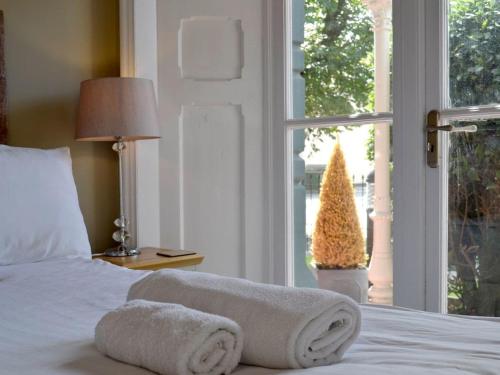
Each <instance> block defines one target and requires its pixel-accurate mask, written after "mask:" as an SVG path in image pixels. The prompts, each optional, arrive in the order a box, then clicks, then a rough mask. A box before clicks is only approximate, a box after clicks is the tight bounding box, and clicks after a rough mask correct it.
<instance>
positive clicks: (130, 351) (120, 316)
mask: <svg viewBox="0 0 500 375" xmlns="http://www.w3.org/2000/svg"><path fill="white" fill-rule="evenodd" d="M95 343H96V345H97V349H98V350H99V351H100V352H102V353H103V354H106V355H108V356H109V357H111V358H114V359H117V360H119V361H122V362H126V363H130V364H132V365H136V366H140V367H144V368H147V369H149V370H152V371H155V372H157V373H159V374H165V375H184V374H186V375H191V374H207V375H209V374H210V375H212V374H213V375H217V374H230V373H231V371H232V370H233V369H234V368H235V367H236V366H237V365H238V362H239V360H240V356H241V350H242V346H243V337H242V333H241V328H240V327H239V326H238V325H237V324H236V323H235V322H233V321H231V320H229V319H227V318H224V317H221V316H215V315H212V314H207V313H204V312H201V311H196V310H193V309H188V308H187V307H184V306H181V305H176V304H167V303H158V302H151V301H143V300H134V301H130V302H127V303H126V304H125V305H123V306H121V307H118V308H117V309H116V310H113V311H111V312H109V313H107V314H106V315H104V317H103V318H102V319H101V320H100V321H99V323H98V324H97V326H96V329H95Z"/></svg>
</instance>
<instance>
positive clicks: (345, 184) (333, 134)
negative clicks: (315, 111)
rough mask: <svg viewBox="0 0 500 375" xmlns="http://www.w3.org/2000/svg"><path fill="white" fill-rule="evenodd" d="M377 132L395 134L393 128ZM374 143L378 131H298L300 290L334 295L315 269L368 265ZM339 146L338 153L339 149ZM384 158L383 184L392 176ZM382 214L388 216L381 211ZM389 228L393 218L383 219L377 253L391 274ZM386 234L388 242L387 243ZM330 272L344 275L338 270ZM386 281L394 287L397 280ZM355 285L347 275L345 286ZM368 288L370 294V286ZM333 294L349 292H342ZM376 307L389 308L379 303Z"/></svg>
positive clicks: (296, 200)
mask: <svg viewBox="0 0 500 375" xmlns="http://www.w3.org/2000/svg"><path fill="white" fill-rule="evenodd" d="M377 126H382V127H386V129H390V125H389V124H382V125H377ZM374 137H375V132H374V126H373V125H363V126H357V127H354V126H353V127H350V128H345V127H337V128H334V127H332V128H322V129H305V130H294V150H295V153H294V158H295V159H294V171H293V172H294V176H293V177H294V178H293V183H294V231H295V233H294V249H293V262H294V270H293V273H294V285H295V286H306V287H318V286H319V287H323V288H328V289H330V288H329V287H328V286H326V285H325V283H323V282H321V280H320V285H318V281H317V279H316V278H317V276H318V273H317V272H316V271H315V270H314V267H315V266H314V265H315V264H316V265H318V266H319V267H320V268H326V267H328V268H343V269H356V268H359V267H358V266H359V265H368V264H369V262H370V258H371V256H372V250H373V249H374V230H375V225H374V220H373V213H374V205H375V201H374V197H375V163H374V157H375V152H374V151H375V150H374ZM337 141H338V143H339V145H340V147H339V148H337V147H336V145H337ZM301 144H302V148H300V145H301ZM304 144H305V147H304ZM385 156H386V158H385V159H384V160H386V164H385V165H384V168H382V170H379V171H378V172H377V173H380V176H382V177H381V178H380V180H381V181H383V180H384V178H383V174H384V173H385V174H386V176H385V177H386V178H387V180H388V181H389V174H390V170H391V168H390V165H389V157H390V156H389V155H385ZM386 186H387V188H386V191H385V192H382V195H384V194H385V196H384V197H382V196H381V197H380V198H381V199H380V202H382V201H385V202H387V207H386V208H385V211H386V212H387V211H389V212H390V211H391V203H390V202H391V196H390V195H391V191H390V188H389V186H390V184H389V182H388V183H387V185H386ZM378 208H379V210H380V211H383V210H382V209H381V207H380V206H379V207H378ZM388 216H390V215H388ZM384 226H385V228H384ZM390 226H391V219H390V217H386V220H384V219H383V218H382V219H381V218H379V221H378V224H377V228H379V230H381V231H380V234H381V235H380V236H379V237H378V240H379V246H378V251H379V254H380V252H382V253H384V255H387V258H389V261H390V262H391V263H390V264H389V268H388V269H392V249H391V243H390ZM382 233H386V234H387V236H388V238H387V239H386V240H385V241H384V235H383V234H382ZM387 258H386V259H387ZM380 259H382V257H381V258H380ZM329 271H330V270H328V271H327V272H329ZM331 271H332V272H337V274H338V273H339V270H338V269H337V270H331ZM340 271H342V270H340ZM320 272H323V271H320ZM385 276H386V279H387V280H388V282H389V283H392V274H388V275H385ZM320 278H321V275H320ZM350 282H356V280H355V279H354V276H350V275H348V277H347V279H344V280H343V283H344V284H349V283H350ZM337 283H338V285H339V284H341V283H340V282H337ZM390 285H391V286H392V284H390ZM360 286H363V285H360ZM364 288H365V292H366V289H367V288H368V281H366V283H365V284H364ZM333 290H335V291H337V292H344V290H342V289H340V290H339V289H333ZM374 302H376V303H384V302H383V301H380V300H379V301H374Z"/></svg>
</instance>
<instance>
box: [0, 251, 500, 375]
mask: <svg viewBox="0 0 500 375" xmlns="http://www.w3.org/2000/svg"><path fill="white" fill-rule="evenodd" d="M142 275H144V272H141V271H130V270H126V269H123V268H119V267H116V266H112V265H110V264H107V263H104V262H101V261H94V262H91V261H86V260H83V259H72V260H69V259H68V260H59V261H50V262H41V263H33V264H27V265H16V266H4V267H0V374H2V375H3V374H8V375H18V374H19V375H24V374H27V375H28V374H42V375H43V374H51V375H62V374H65V375H67V374H80V375H88V374H94V375H105V374H106V375H109V374H120V375H122V374H123V375H128V374H134V375H138V374H150V372H148V371H146V370H142V369H139V368H137V367H133V366H129V365H126V364H123V363H119V362H116V361H113V360H111V359H108V358H106V357H104V356H102V355H101V354H100V353H99V352H97V350H96V349H95V347H94V344H93V335H94V326H95V324H96V323H97V321H98V320H99V318H100V317H101V316H102V315H103V314H104V313H105V312H107V311H108V310H110V309H112V308H114V307H115V306H117V305H119V304H121V303H123V302H124V301H125V296H126V293H127V290H128V287H129V285H130V284H131V283H132V282H134V281H135V280H137V279H138V278H140V277H142ZM362 309H363V328H362V334H361V337H360V338H359V339H358V341H357V342H356V343H355V344H354V346H353V347H352V348H351V349H350V350H349V351H348V352H347V354H346V356H345V358H344V361H343V362H342V363H340V364H336V365H333V366H327V367H318V368H315V369H308V370H293V371H292V370H288V371H286V370H270V369H265V368H256V367H245V366H241V367H240V368H238V370H237V371H236V374H238V375H248V374H293V375H299V374H314V375H320V374H329V375H335V374H342V375H361V374H363V375H364V374H369V375H390V374H401V375H412V374H418V375H423V374H440V375H448V374H488V375H490V374H491V375H498V374H500V323H499V322H497V321H487V320H472V319H464V318H458V317H447V316H441V315H437V314H430V313H422V312H414V311H406V310H396V309H387V308H381V307H372V306H364V307H363V308H362Z"/></svg>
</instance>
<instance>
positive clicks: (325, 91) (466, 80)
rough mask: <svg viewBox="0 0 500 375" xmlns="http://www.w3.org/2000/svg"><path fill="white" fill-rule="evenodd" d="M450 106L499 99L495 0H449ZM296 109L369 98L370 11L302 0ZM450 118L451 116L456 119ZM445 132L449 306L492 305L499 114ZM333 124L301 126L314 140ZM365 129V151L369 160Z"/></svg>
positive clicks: (471, 309) (499, 250) (499, 257)
mask: <svg viewBox="0 0 500 375" xmlns="http://www.w3.org/2000/svg"><path fill="white" fill-rule="evenodd" d="M449 2H450V8H449V9H450V12H449V35H450V39H449V54H450V60H449V63H450V64H449V71H450V87H449V89H450V100H451V104H452V105H453V106H467V105H478V104H488V103H493V102H497V103H498V102H500V89H499V88H500V1H498V0H450V1H449ZM305 20H306V25H305V41H304V45H303V51H304V55H305V70H304V78H305V81H306V116H307V117H325V116H332V115H338V114H350V113H355V112H370V111H373V107H374V94H373V92H374V82H373V76H374V75H373V70H374V61H373V32H372V19H371V16H370V14H369V12H368V10H367V9H366V7H365V5H363V3H362V1H361V0H353V1H348V0H305ZM458 125H460V124H458ZM478 125H479V129H480V131H478V132H477V133H475V134H459V135H458V134H453V135H452V137H451V142H450V161H451V163H450V166H449V168H450V169H449V175H450V179H449V186H450V188H449V207H450V220H449V249H448V250H449V269H450V273H449V297H450V298H449V301H450V304H449V309H450V312H453V313H460V314H481V315H500V245H499V244H500V238H499V237H500V203H499V199H500V198H499V197H500V165H499V163H500V130H499V125H500V121H493V120H489V121H487V122H481V123H479V124H478ZM336 131H337V130H336V129H335V128H322V129H307V130H306V138H307V140H308V141H309V142H311V143H312V146H313V147H312V148H313V151H314V150H316V147H315V144H317V143H316V142H321V136H322V135H329V136H332V137H335V134H336ZM373 147H374V140H373V132H372V137H371V139H370V140H369V141H368V144H367V145H366V154H367V157H368V159H369V160H373Z"/></svg>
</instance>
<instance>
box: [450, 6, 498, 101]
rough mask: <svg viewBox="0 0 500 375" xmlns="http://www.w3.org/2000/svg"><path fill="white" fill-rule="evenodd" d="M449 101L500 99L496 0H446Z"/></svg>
mask: <svg viewBox="0 0 500 375" xmlns="http://www.w3.org/2000/svg"><path fill="white" fill-rule="evenodd" d="M448 25H449V30H448V32H449V56H450V59H449V78H450V85H449V87H450V102H451V105H452V106H454V107H463V106H474V105H483V104H491V103H497V102H500V1H498V0H449V16H448Z"/></svg>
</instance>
